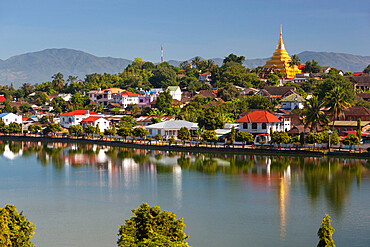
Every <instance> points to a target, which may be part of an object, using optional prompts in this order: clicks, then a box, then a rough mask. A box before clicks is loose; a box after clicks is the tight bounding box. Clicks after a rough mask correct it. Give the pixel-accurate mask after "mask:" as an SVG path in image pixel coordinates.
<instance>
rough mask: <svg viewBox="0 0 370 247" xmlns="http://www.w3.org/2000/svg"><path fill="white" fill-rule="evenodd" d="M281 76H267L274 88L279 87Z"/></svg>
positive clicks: (268, 81)
mask: <svg viewBox="0 0 370 247" xmlns="http://www.w3.org/2000/svg"><path fill="white" fill-rule="evenodd" d="M279 79H280V78H279V76H277V75H274V74H271V75H268V76H267V83H268V84H269V85H272V86H278V85H279Z"/></svg>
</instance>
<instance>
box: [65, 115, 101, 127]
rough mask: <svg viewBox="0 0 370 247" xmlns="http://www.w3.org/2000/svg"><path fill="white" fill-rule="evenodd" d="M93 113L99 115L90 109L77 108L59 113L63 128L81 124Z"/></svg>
mask: <svg viewBox="0 0 370 247" xmlns="http://www.w3.org/2000/svg"><path fill="white" fill-rule="evenodd" d="M91 115H95V116H97V115H98V114H97V113H96V112H92V111H89V110H76V111H72V112H66V113H63V114H61V115H59V118H60V125H61V126H62V127H63V128H67V129H68V128H69V126H71V125H77V124H80V122H81V121H82V120H84V119H86V118H88V117H90V116H91Z"/></svg>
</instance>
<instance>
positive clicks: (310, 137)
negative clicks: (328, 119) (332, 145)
mask: <svg viewBox="0 0 370 247" xmlns="http://www.w3.org/2000/svg"><path fill="white" fill-rule="evenodd" d="M305 140H306V142H307V143H310V144H314V143H322V141H323V135H322V134H321V133H316V132H310V133H308V134H307V136H306V138H305Z"/></svg>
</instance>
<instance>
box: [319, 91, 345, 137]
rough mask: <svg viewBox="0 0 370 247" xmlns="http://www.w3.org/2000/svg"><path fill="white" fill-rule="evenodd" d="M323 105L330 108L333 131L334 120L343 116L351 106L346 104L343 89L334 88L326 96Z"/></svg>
mask: <svg viewBox="0 0 370 247" xmlns="http://www.w3.org/2000/svg"><path fill="white" fill-rule="evenodd" d="M325 105H326V106H327V107H330V110H329V112H330V113H331V114H332V116H333V124H332V130H334V124H335V120H336V119H337V118H339V117H340V116H343V111H344V110H345V109H346V108H348V107H351V104H350V103H349V102H348V98H347V95H346V94H345V93H344V90H343V88H340V87H339V86H336V87H335V88H333V89H332V90H331V91H330V92H329V93H328V94H327V95H326V98H325Z"/></svg>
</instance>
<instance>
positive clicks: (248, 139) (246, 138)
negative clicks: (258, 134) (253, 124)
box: [235, 131, 254, 143]
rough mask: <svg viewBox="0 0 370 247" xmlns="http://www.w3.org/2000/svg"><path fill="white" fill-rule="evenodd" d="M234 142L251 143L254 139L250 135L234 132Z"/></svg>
mask: <svg viewBox="0 0 370 247" xmlns="http://www.w3.org/2000/svg"><path fill="white" fill-rule="evenodd" d="M235 140H236V141H238V142H243V143H248V142H249V143H251V142H253V141H254V137H253V135H252V134H251V133H248V132H243V131H238V132H236V135H235Z"/></svg>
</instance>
